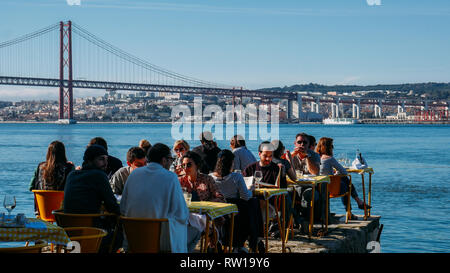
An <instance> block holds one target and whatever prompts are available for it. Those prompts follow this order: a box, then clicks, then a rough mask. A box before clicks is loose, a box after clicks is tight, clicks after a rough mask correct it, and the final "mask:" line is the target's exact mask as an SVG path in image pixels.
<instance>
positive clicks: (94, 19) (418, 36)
mask: <svg viewBox="0 0 450 273" xmlns="http://www.w3.org/2000/svg"><path fill="white" fill-rule="evenodd" d="M70 4H72V5H70ZM77 4H79V5H77ZM61 20H64V21H65V20H72V21H73V22H75V23H77V24H78V25H80V26H82V27H83V28H85V29H87V30H89V31H90V32H91V33H94V34H95V35H97V36H99V37H101V38H102V39H103V40H105V41H108V42H109V43H111V44H113V45H115V46H117V47H119V48H121V49H123V50H125V51H127V52H129V53H131V54H133V55H135V56H139V57H141V58H143V59H145V60H147V61H149V62H151V63H153V64H155V65H157V66H160V67H164V68H167V69H169V70H172V71H175V72H177V73H180V74H184V75H187V76H192V77H195V78H198V79H202V80H205V81H210V82H217V83H223V84H227V85H233V86H244V87H246V88H263V87H273V86H285V85H288V86H289V85H293V84H304V83H310V82H313V83H319V84H327V85H331V84H359V85H369V84H391V83H392V84H395V83H407V82H408V83H414V82H430V81H433V82H450V77H449V75H450V1H447V0H433V1H421V0H346V1H344V0H342V1H336V0H308V1H301V0H296V1H294V0H292V1H290V0H278V1H264V0H257V1H256V0H247V1H245V0H228V1H225V0H209V1H206V0H203V1H200V0H196V1H181V0H174V1H162V0H160V1H152V0H148V1H143V0H141V1H139V0H130V1H125V0H120V1H119V0H109V1H106V0H28V1H25V0H2V1H1V4H0V42H3V41H7V40H10V39H13V38H16V37H18V36H20V35H23V34H27V33H30V32H32V31H34V30H37V29H39V28H42V27H45V26H48V25H51V24H53V23H56V22H59V21H61ZM16 88H17V87H16ZM16 88H11V87H4V86H3V87H0V91H2V93H0V100H2V97H3V98H6V97H7V96H14V94H12V93H8V92H6V91H5V90H13V89H14V90H16ZM51 92H53V91H51ZM16 96H17V95H16ZM8 98H9V97H8Z"/></svg>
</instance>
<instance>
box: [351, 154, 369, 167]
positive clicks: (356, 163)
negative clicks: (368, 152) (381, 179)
mask: <svg viewBox="0 0 450 273" xmlns="http://www.w3.org/2000/svg"><path fill="white" fill-rule="evenodd" d="M361 158H362V161H363V162H361V160H359V158H355V160H353V162H352V168H353V169H357V170H361V169H365V168H367V162H366V160H365V159H364V158H363V157H362V156H361Z"/></svg>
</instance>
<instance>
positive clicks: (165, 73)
mask: <svg viewBox="0 0 450 273" xmlns="http://www.w3.org/2000/svg"><path fill="white" fill-rule="evenodd" d="M72 26H73V29H72V32H73V33H74V34H76V35H78V36H79V37H81V38H83V39H85V40H86V41H88V42H90V43H92V44H94V45H96V46H97V47H99V48H101V49H102V50H105V51H107V52H109V53H111V54H113V55H114V56H116V57H118V58H120V59H122V60H124V61H127V62H130V63H132V64H134V65H136V66H137V67H139V68H140V69H144V70H147V71H149V72H153V73H156V74H159V75H160V76H162V77H167V78H169V79H172V80H174V81H178V84H180V85H182V84H189V85H193V86H198V87H214V88H218V87H222V88H223V87H228V88H229V86H224V85H219V84H217V83H212V82H207V81H202V80H199V79H195V78H192V77H187V76H184V75H181V74H179V73H176V72H173V71H169V70H167V69H164V68H162V67H159V66H156V65H154V64H151V63H149V62H148V61H145V60H143V59H141V58H138V57H136V56H134V55H131V54H129V53H127V52H125V51H124V50H121V49H119V48H118V47H115V46H113V45H111V44H110V43H108V42H106V41H104V40H102V39H100V38H98V37H97V36H96V35H94V34H92V33H90V32H89V31H87V30H86V29H84V28H82V27H81V26H79V25H77V24H75V23H73V24H72ZM133 69H134V68H133ZM138 73H139V72H138ZM141 73H142V72H141Z"/></svg>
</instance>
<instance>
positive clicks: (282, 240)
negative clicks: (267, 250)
mask: <svg viewBox="0 0 450 273" xmlns="http://www.w3.org/2000/svg"><path fill="white" fill-rule="evenodd" d="M282 198H283V205H282V207H283V208H282V209H283V211H282V213H281V215H282V217H283V219H282V223H283V224H282V226H281V228H280V230H281V246H282V251H283V253H286V245H285V242H284V239H283V238H284V232H285V225H286V195H284V194H283V197H282Z"/></svg>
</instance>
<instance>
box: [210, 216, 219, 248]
mask: <svg viewBox="0 0 450 273" xmlns="http://www.w3.org/2000/svg"><path fill="white" fill-rule="evenodd" d="M211 223H212V231H213V240H214V253H218V252H219V251H218V249H217V240H218V237H219V234H217V233H216V225H215V222H214V220H212V221H211Z"/></svg>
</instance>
